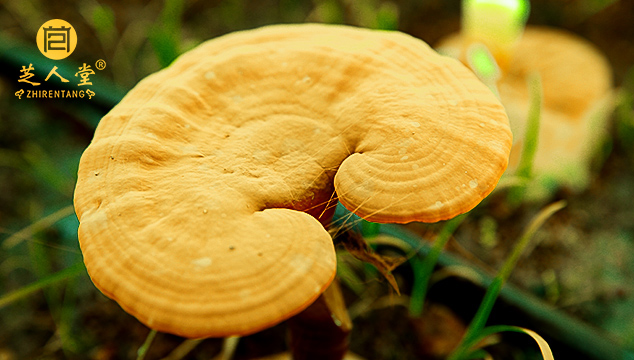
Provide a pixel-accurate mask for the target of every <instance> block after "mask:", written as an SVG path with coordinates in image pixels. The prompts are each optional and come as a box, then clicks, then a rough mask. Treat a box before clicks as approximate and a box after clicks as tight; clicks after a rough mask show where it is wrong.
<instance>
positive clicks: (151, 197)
mask: <svg viewBox="0 0 634 360" xmlns="http://www.w3.org/2000/svg"><path fill="white" fill-rule="evenodd" d="M511 142H512V139H511V132H510V129H509V125H508V120H507V117H506V114H505V113H504V109H503V107H502V106H501V105H500V103H499V101H498V100H497V99H496V98H495V97H494V96H493V95H492V94H491V92H490V91H489V89H488V88H486V87H485V86H484V85H483V84H481V83H480V81H478V79H477V78H476V77H475V76H474V75H473V74H472V73H471V72H470V71H469V70H468V69H467V68H466V67H464V66H463V65H462V64H460V63H459V62H458V61H456V60H454V59H451V58H448V57H444V56H440V55H438V54H437V53H436V52H435V51H433V50H432V49H431V48H430V47H429V46H428V45H427V44H425V43H424V42H422V41H420V40H417V39H415V38H413V37H410V36H408V35H405V34H402V33H398V32H383V31H372V30H366V29H359V28H352V27H346V26H332V25H316V24H305V25H278V26H268V27H264V28H260V29H255V30H249V31H242V32H237V33H233V34H229V35H225V36H222V37H219V38H217V39H213V40H210V41H207V42H205V43H203V44H201V45H200V46H198V47H196V48H195V49H193V50H191V51H189V52H187V53H185V54H183V55H182V56H181V57H180V58H178V59H177V60H176V61H175V62H174V63H173V64H172V65H170V66H169V67H168V68H166V69H164V70H162V71H159V72H158V73H155V74H153V75H150V76H148V77H147V78H145V79H144V80H142V81H141V82H140V83H139V84H138V85H136V87H134V88H133V89H132V90H131V91H130V92H129V93H128V94H127V95H126V97H125V98H124V99H123V100H122V101H121V102H120V103H119V104H118V105H117V106H116V107H115V108H113V109H112V110H111V111H110V112H109V113H108V114H107V115H106V116H105V117H104V118H103V119H102V120H101V122H100V123H99V126H98V128H97V130H96V132H95V136H94V139H93V140H92V142H91V144H90V145H89V146H88V148H87V149H86V151H85V152H84V154H83V156H82V158H81V161H80V165H79V174H78V181H77V186H76V189H75V198H74V201H75V209H76V213H77V216H78V218H79V220H80V224H81V225H80V227H79V241H80V246H81V250H82V253H83V256H84V262H85V264H86V268H87V269H88V273H89V275H90V277H91V279H92V281H93V282H94V284H95V285H96V286H97V288H99V289H100V290H101V291H102V292H103V293H104V294H105V295H106V296H108V297H110V298H112V299H114V300H115V301H117V302H118V303H119V304H120V305H121V307H122V308H123V309H124V310H126V311H127V312H129V313H130V314H132V315H134V316H135V317H137V318H138V319H139V320H140V321H141V322H142V323H144V324H146V325H147V326H149V327H150V328H153V329H157V330H159V331H164V332H169V333H173V334H177V335H181V336H185V337H224V336H229V335H244V334H250V333H254V332H257V331H259V330H262V329H264V328H267V327H270V326H272V325H274V324H277V323H279V322H281V321H283V320H286V319H288V318H290V317H292V316H293V315H295V314H297V313H299V312H300V311H302V310H304V309H305V308H306V307H308V306H309V305H310V304H311V303H312V302H313V301H315V299H316V298H317V297H318V296H319V295H320V293H322V292H323V291H324V290H325V289H326V288H327V287H328V286H329V284H330V283H331V281H332V280H333V278H334V277H335V270H336V258H335V250H334V247H333V243H332V240H331V238H330V236H329V234H328V232H327V231H326V230H325V229H324V226H326V225H327V224H328V223H329V221H330V217H331V216H332V212H333V211H332V210H333V209H334V205H335V203H336V201H337V200H339V201H341V203H342V204H343V205H345V206H346V207H347V208H348V209H349V210H351V211H353V212H355V213H356V214H358V215H360V216H362V217H364V218H365V219H368V220H371V221H375V222H397V223H406V222H411V221H425V222H434V221H438V220H443V219H448V218H451V217H454V216H456V215H458V214H460V213H464V212H466V211H468V210H470V209H471V208H473V207H474V206H476V205H477V204H478V203H479V202H480V201H481V200H482V199H483V198H484V197H485V196H486V195H487V194H489V193H490V192H491V191H492V190H493V188H494V187H495V185H496V183H497V181H498V179H499V177H500V176H501V175H502V173H503V172H504V170H505V169H506V166H507V161H508V155H509V152H510V148H511Z"/></svg>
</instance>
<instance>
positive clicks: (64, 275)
mask: <svg viewBox="0 0 634 360" xmlns="http://www.w3.org/2000/svg"><path fill="white" fill-rule="evenodd" d="M85 271H86V268H85V267H84V263H83V262H78V263H76V264H74V265H72V266H70V267H67V268H66V269H64V270H61V271H59V272H56V273H54V274H51V275H49V276H46V277H43V278H41V279H40V280H38V281H36V282H34V283H32V284H30V285H27V286H24V287H22V288H20V289H17V290H15V291H12V292H10V293H8V294H5V295H3V296H1V297H0V309H1V308H3V307H5V306H7V305H8V304H10V303H12V302H14V301H17V300H19V299H22V298H24V297H26V296H28V295H30V294H32V293H34V292H36V291H38V290H41V289H43V288H45V287H47V286H50V285H53V284H55V283H58V282H60V281H64V280H67V279H69V278H71V277H73V276H77V275H79V274H81V273H82V272H85Z"/></svg>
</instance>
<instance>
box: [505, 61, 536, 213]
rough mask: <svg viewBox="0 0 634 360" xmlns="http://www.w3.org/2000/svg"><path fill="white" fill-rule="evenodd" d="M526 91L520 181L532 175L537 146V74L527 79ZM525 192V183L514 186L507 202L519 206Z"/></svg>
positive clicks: (518, 175) (518, 174)
mask: <svg viewBox="0 0 634 360" xmlns="http://www.w3.org/2000/svg"><path fill="white" fill-rule="evenodd" d="M528 89H529V93H530V107H529V109H528V118H527V120H526V133H525V134H524V139H523V140H524V146H523V148H522V153H521V155H520V161H519V164H518V165H517V170H516V171H515V175H516V176H517V177H519V178H521V179H525V180H527V181H528V180H529V179H530V178H531V176H532V175H533V161H534V160H535V154H536V153H537V145H538V144H539V124H540V118H541V108H542V101H543V93H542V92H543V90H542V81H541V77H540V76H539V74H538V73H533V74H531V76H530V77H529V79H528ZM525 192H526V183H524V184H523V185H520V186H516V187H514V188H512V189H511V190H510V191H509V195H508V200H509V203H510V205H512V206H516V205H518V204H520V203H521V202H522V200H523V198H524V193H525Z"/></svg>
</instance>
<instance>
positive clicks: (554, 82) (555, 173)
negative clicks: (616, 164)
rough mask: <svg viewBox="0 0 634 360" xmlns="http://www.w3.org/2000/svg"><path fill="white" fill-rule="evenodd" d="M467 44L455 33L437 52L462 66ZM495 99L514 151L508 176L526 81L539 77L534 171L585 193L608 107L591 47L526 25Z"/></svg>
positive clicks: (605, 75) (607, 83)
mask: <svg viewBox="0 0 634 360" xmlns="http://www.w3.org/2000/svg"><path fill="white" fill-rule="evenodd" d="M469 45H470V44H468V43H466V42H465V41H464V40H463V38H462V37H461V36H460V35H459V34H453V35H450V36H448V37H447V38H445V39H443V40H441V42H440V43H439V44H438V46H437V49H438V51H439V52H441V53H446V54H450V55H452V56H454V57H457V58H459V59H461V61H463V62H464V63H465V64H466V63H467V62H466V59H465V57H464V56H465V54H466V49H467V48H468V46H469ZM502 70H503V71H502V76H501V78H500V81H499V82H498V84H497V85H498V90H499V94H500V99H501V101H502V104H503V105H504V107H505V109H506V111H507V113H508V115H509V120H510V122H511V130H512V131H513V135H514V140H515V143H514V146H513V149H512V151H511V157H510V162H509V168H508V172H509V173H513V172H514V171H515V169H516V167H517V165H518V162H519V158H520V154H521V151H522V148H523V139H524V133H525V130H526V122H527V115H528V109H529V104H530V96H531V94H530V93H529V86H528V81H527V80H528V77H529V76H530V75H531V74H533V73H539V75H540V77H541V82H542V88H543V107H542V112H541V119H540V131H539V141H538V148H537V153H536V155H535V160H534V162H533V169H534V172H535V175H536V176H537V177H541V178H542V180H543V181H545V182H549V183H552V182H553V181H554V182H555V183H558V184H560V185H567V186H570V187H571V188H572V189H573V190H580V189H582V188H584V187H585V186H586V185H587V184H588V181H589V176H590V174H589V171H590V170H589V167H590V160H591V157H592V155H593V154H594V152H595V150H596V147H597V145H598V144H599V143H600V141H601V139H602V138H604V137H605V136H606V132H607V124H606V123H607V120H608V117H609V113H610V110H611V108H612V105H611V104H612V98H613V88H612V70H611V67H610V65H609V63H608V61H607V59H606V58H605V56H603V54H601V52H600V51H599V50H598V49H597V48H596V47H595V46H594V45H592V44H591V43H590V42H588V41H587V40H585V39H582V38H580V37H579V36H576V35H574V34H572V33H569V32H567V31H564V30H559V29H552V28H547V27H538V26H529V27H527V28H526V29H525V31H524V34H523V36H522V38H521V39H520V41H519V42H518V43H517V44H516V47H515V50H514V52H513V54H512V60H511V61H510V62H509V64H508V66H507V68H506V69H502Z"/></svg>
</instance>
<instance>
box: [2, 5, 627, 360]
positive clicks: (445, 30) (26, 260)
mask: <svg viewBox="0 0 634 360" xmlns="http://www.w3.org/2000/svg"><path fill="white" fill-rule="evenodd" d="M460 16H461V3H460V1H459V0H412V1H410V0H395V1H382V0H356V1H355V0H278V1H273V0H263V1H255V0H222V1H201V0H154V1H138V0H128V1H97V0H87V1H68V0H60V1H46V0H2V1H0V75H1V76H0V360H13V359H66V358H69V359H130V358H136V357H137V350H138V349H139V347H140V346H141V345H142V344H143V343H144V341H145V340H146V337H147V335H148V332H149V329H147V328H146V327H145V326H143V325H142V324H140V323H139V322H138V321H136V319H134V318H133V317H131V316H130V315H128V314H126V313H125V312H124V311H123V310H121V309H120V308H119V306H118V305H117V304H116V303H115V302H113V301H111V300H109V299H107V298H106V297H105V296H103V295H102V294H101V293H99V291H98V290H96V289H95V287H94V286H93V285H92V283H91V282H90V279H89V278H88V276H87V275H86V273H85V269H84V268H83V265H82V262H81V259H82V258H81V253H80V250H79V247H78V242H77V227H78V221H77V218H76V217H75V214H74V211H73V208H72V196H73V189H74V185H75V180H76V173H77V165H78V163H79V158H80V156H81V154H82V151H83V150H84V149H85V148H86V146H87V145H88V144H89V142H90V140H91V138H92V134H93V132H94V130H95V127H96V125H97V124H98V122H99V119H100V118H101V117H102V116H103V115H104V114H105V113H107V112H108V110H109V109H110V108H112V107H113V106H114V105H115V104H116V103H117V102H118V100H119V99H120V98H121V97H123V95H125V93H126V92H127V91H128V90H130V89H131V88H132V87H133V86H134V85H135V84H136V83H137V82H138V81H139V80H141V79H142V78H144V77H145V76H147V75H148V74H151V73H153V72H156V71H158V70H160V69H161V68H163V67H165V66H167V65H169V63H170V62H171V61H173V60H174V59H175V58H176V57H177V56H178V55H179V54H181V53H183V52H185V51H187V50H188V49H191V48H192V47H194V46H196V45H197V44H200V43H201V42H203V41H205V40H207V39H211V38H214V37H217V36H220V35H223V34H226V33H229V32H232V31H235V30H243V29H251V28H255V27H259V26H263V25H267V24H278V23H301V22H323V23H337V24H349V25H355V26H361V27H368V28H377V29H387V30H399V31H403V32H406V33H408V34H411V35H413V36H415V37H417V38H420V39H422V40H424V41H426V42H427V43H429V44H430V45H432V46H433V45H434V44H436V43H437V42H438V41H439V40H440V39H441V38H442V37H444V36H446V35H448V34H450V33H454V32H457V31H459V30H460ZM56 18H57V19H64V20H66V21H68V22H69V23H70V24H72V26H73V27H74V28H75V30H76V32H77V35H78V45H77V48H76V50H75V51H74V52H73V54H72V55H71V56H69V57H68V58H66V59H64V60H59V61H51V60H49V59H47V58H45V57H44V56H42V54H41V53H40V52H39V51H38V49H37V45H36V42H35V35H36V33H37V31H38V29H39V28H40V26H41V25H42V24H43V23H44V22H46V21H48V20H50V19H56ZM528 23H529V25H546V26H551V27H556V28H560V29H565V30H567V31H569V32H571V33H574V34H576V35H578V36H580V37H581V38H584V39H586V40H588V41H590V42H591V43H592V44H594V46H595V47H596V48H597V49H598V50H599V51H600V52H602V53H603V54H604V55H605V56H606V58H607V60H608V62H609V64H610V66H611V68H612V76H613V79H612V81H613V83H614V86H615V88H616V90H615V95H614V106H613V111H611V113H610V114H609V119H608V123H607V124H608V125H607V130H608V131H607V134H608V135H607V136H606V137H605V138H604V139H601V144H600V145H601V146H600V147H599V151H598V152H597V153H596V154H595V155H593V159H592V164H591V167H590V168H591V173H592V174H591V181H590V183H589V184H588V186H587V187H586V188H585V189H583V190H581V191H570V190H569V189H567V188H566V187H565V186H564V187H559V188H557V189H555V190H554V191H553V192H552V193H551V194H550V195H549V197H548V199H547V200H544V199H542V200H541V201H537V202H529V201H525V202H522V203H521V204H519V205H516V206H510V205H509V204H508V202H507V197H506V196H505V194H503V193H496V194H494V195H493V196H492V197H491V198H490V199H489V200H488V201H487V202H486V203H485V204H483V205H482V206H479V207H478V208H477V209H476V210H475V211H473V212H472V213H471V214H470V215H469V216H468V217H467V218H466V220H465V221H464V222H463V223H462V225H461V226H460V228H459V229H458V230H457V231H456V233H455V235H454V237H453V238H452V239H451V241H450V242H449V245H448V251H449V252H450V253H451V254H453V256H454V257H455V258H457V259H459V264H460V265H456V264H454V265H453V268H454V270H455V271H453V272H448V273H446V274H445V275H443V276H444V277H446V278H455V279H454V281H453V283H442V282H438V283H437V284H436V285H434V286H433V287H432V289H430V294H429V299H430V301H431V302H432V303H433V304H437V305H430V306H429V307H428V308H429V309H430V310H429V313H430V318H428V319H427V320H425V321H427V322H428V323H439V324H447V328H446V329H432V330H429V329H427V330H421V328H425V326H426V325H421V324H420V323H416V322H413V321H411V320H410V319H409V318H408V315H407V309H406V307H404V306H402V303H403V301H404V300H403V299H405V298H406V297H407V296H408V294H409V293H410V292H411V289H412V286H413V285H412V282H413V280H412V269H411V266H410V264H409V263H408V262H406V263H405V264H403V265H401V266H400V267H399V268H397V269H396V270H395V271H394V274H395V277H396V279H397V281H398V282H399V285H400V287H401V291H402V293H403V295H402V296H403V298H401V300H398V297H397V296H396V295H394V294H392V293H391V290H390V288H389V285H388V284H387V282H386V281H385V280H384V279H383V278H382V276H381V275H380V274H378V273H377V272H376V271H373V270H372V269H371V268H368V267H367V266H364V265H363V264H359V263H358V262H354V260H350V261H348V262H347V263H348V265H347V266H348V267H349V268H348V270H351V271H347V272H346V274H340V275H341V276H342V277H344V279H343V280H344V281H343V283H344V291H345V292H346V299H347V301H349V304H350V307H351V308H353V309H354V311H355V329H354V330H353V334H352V338H351V349H352V351H354V352H355V353H357V354H359V355H361V356H364V357H365V358H367V359H419V358H434V356H437V357H441V356H442V351H441V350H438V349H442V347H443V346H450V345H451V344H454V343H455V341H456V338H458V339H459V337H460V336H461V334H462V331H464V326H465V325H464V324H465V322H468V320H469V316H471V315H472V314H473V311H474V309H475V307H477V305H478V304H479V301H480V297H481V296H482V291H481V286H478V284H474V283H473V282H470V281H467V280H468V278H469V276H466V275H464V274H465V273H468V272H469V271H468V269H469V268H477V269H480V270H482V271H484V272H485V273H489V274H495V270H496V269H498V268H499V264H500V263H501V262H502V261H503V260H504V259H505V257H506V256H507V255H508V253H509V251H510V250H509V249H510V248H511V247H512V242H513V241H514V240H516V239H517V238H518V237H519V236H520V234H521V232H522V230H523V228H524V227H525V226H526V224H527V223H528V222H529V221H530V220H531V219H532V218H533V217H534V216H535V214H536V213H537V212H538V211H539V209H540V208H541V207H542V206H543V205H544V204H545V202H547V201H554V200H558V199H565V200H566V201H567V204H568V206H567V207H566V208H565V209H564V210H562V211H560V212H559V213H557V214H556V215H555V216H553V218H551V219H550V220H549V221H548V222H547V223H546V224H545V226H544V227H543V228H542V229H541V230H540V231H539V232H538V233H537V235H536V238H537V239H538V240H539V243H538V245H536V246H535V247H534V249H532V252H531V254H530V256H529V257H526V258H525V259H523V260H522V261H521V262H520V264H519V265H518V267H517V268H516V271H515V272H514V274H513V276H512V277H511V283H512V284H513V285H514V286H515V288H517V289H518V291H520V292H519V293H514V294H515V296H518V297H519V298H520V300H519V301H510V302H512V303H513V304H509V305H508V306H506V307H504V300H505V299H502V300H501V301H502V302H501V304H502V305H501V306H502V307H500V308H499V312H498V313H497V315H496V312H495V311H494V314H493V317H492V321H501V322H503V323H505V324H510V325H523V324H525V325H527V326H532V329H533V330H535V331H536V332H538V333H541V334H542V335H543V336H544V337H545V338H546V339H547V340H548V341H549V342H550V343H551V345H552V347H553V350H554V351H555V357H556V358H557V357H558V353H559V354H560V355H559V358H560V359H571V358H575V359H611V358H614V359H617V358H619V356H621V355H622V354H623V353H621V352H617V353H618V354H621V355H614V352H613V353H611V354H610V355H606V354H605V353H602V352H601V351H603V350H601V349H605V350H606V351H608V350H609V349H610V348H613V350H614V349H629V350H634V205H633V202H632V199H634V170H633V169H634V1H631V0H556V1H555V0H548V1H547V0H533V1H531V13H530V17H529V19H528ZM100 59H102V60H104V61H105V63H106V67H105V69H103V70H96V69H95V64H96V62H97V60H100ZM29 64H32V66H33V67H34V68H35V70H34V71H33V73H34V74H35V77H33V78H32V79H31V80H37V81H39V82H41V83H44V84H46V85H45V86H46V89H56V88H60V89H61V88H64V87H63V86H66V85H64V84H63V83H61V82H59V81H54V80H56V79H55V78H54V77H52V78H51V79H50V80H49V81H48V82H44V78H45V77H46V76H47V75H48V72H49V71H50V70H51V69H52V67H53V66H58V68H59V70H58V72H59V73H60V74H62V75H63V76H64V77H66V78H67V79H69V80H71V82H70V84H71V85H68V86H69V87H67V88H70V86H76V84H77V80H76V78H75V77H74V76H73V75H74V74H75V72H76V71H77V70H76V69H77V68H78V67H79V66H81V65H82V64H88V65H90V66H92V67H93V69H95V74H94V75H91V76H90V79H91V81H92V83H93V85H92V86H91V87H90V89H91V90H92V91H94V92H95V96H94V97H93V98H92V99H90V100H88V99H86V98H84V99H25V98H24V97H22V99H19V98H18V97H17V96H16V95H15V93H16V92H17V91H18V90H19V89H21V88H23V86H22V85H23V84H21V83H19V82H18V79H20V76H21V75H22V72H20V70H21V69H22V67H23V66H26V67H28V66H29ZM576 76H579V77H583V76H584V74H582V73H581V74H576ZM438 229H439V227H438V225H422V224H412V225H409V226H408V230H411V231H413V232H415V233H417V234H420V235H423V238H433V234H435V233H436V232H437V231H438ZM421 242H424V240H421ZM341 252H342V255H341V256H342V257H345V256H346V254H345V251H344V250H342V251H341ZM387 252H388V253H389V250H387ZM342 263H346V262H345V261H344V262H342ZM449 267H450V268H451V266H449ZM456 269H458V270H456ZM465 269H467V270H465ZM447 274H449V275H447ZM461 274H463V275H461ZM466 279H467V280H466ZM367 289H372V291H367ZM518 294H519V295H518ZM524 298H525V299H528V300H526V301H524V300H522V299H524ZM386 299H387V300H386ZM384 300H385V301H384ZM507 300H508V299H507ZM529 300H530V301H529ZM534 301H537V302H536V303H537V304H540V305H539V306H545V307H546V308H547V309H549V311H553V312H554V313H556V314H561V316H562V318H561V319H559V318H557V319H555V320H556V321H561V324H560V325H561V326H560V327H557V326H551V325H548V326H546V325H543V322H541V321H538V320H535V318H536V317H537V318H539V316H538V315H535V313H534V312H533V310H534V305H531V304H533V302H534ZM523 302H525V303H526V304H523ZM360 304H361V305H363V304H366V305H367V304H371V305H367V306H366V305H364V306H361V305H360ZM355 306H356V307H355ZM531 309H533V310H531ZM496 310H497V308H496ZM549 314H550V313H549ZM570 319H573V322H572V323H570V322H568V321H569V320H570ZM570 324H572V325H570ZM542 325H543V328H542V327H541V326H542ZM567 326H568V328H567V329H568V331H569V332H570V334H563V333H562V332H563V331H562V330H561V329H566V327H567ZM570 326H573V327H576V326H580V329H582V330H580V331H581V332H582V333H583V334H581V335H578V334H577V331H576V330H575V329H574V328H570ZM430 331H431V332H432V333H433V334H431V335H430V334H429V332H430ZM426 334H427V335H426ZM571 334H572V335H571ZM588 334H589V335H588ZM577 335H578V336H579V338H577V339H575V337H574V336H577ZM588 337H589V338H595V339H597V343H596V344H590V345H589V346H590V347H591V348H592V349H594V350H596V351H594V353H593V351H592V350H588V349H584V348H583V347H584V346H583V345H584V344H578V345H579V346H577V347H576V346H575V342H577V343H581V342H585V343H586V344H585V345H588V344H587V342H588V340H587V338H588ZM184 341H185V339H182V338H178V337H176V336H172V335H168V334H158V335H157V337H156V338H155V340H154V342H153V344H152V345H151V346H150V348H149V350H148V351H147V356H146V358H149V359H155V358H156V359H158V358H164V357H168V356H172V357H169V358H172V359H176V358H187V359H210V358H212V357H213V356H215V355H216V354H217V353H218V352H219V351H220V347H221V341H220V340H219V339H208V340H205V341H201V342H196V343H195V344H193V343H191V342H184ZM497 343H498V344H497V345H494V346H497V348H496V349H494V350H492V353H494V354H496V358H499V359H533V358H535V359H539V358H540V355H539V350H537V348H536V346H535V344H534V343H531V342H530V338H529V340H526V339H524V338H523V337H521V336H505V337H503V338H502V339H499V340H498V341H497ZM446 344H449V345H446ZM179 346H181V347H186V346H191V347H192V349H190V351H184V350H183V352H182V353H179V354H175V353H174V351H175V349H177V348H178V347H179ZM284 349H285V335H284V328H283V325H281V326H278V327H275V328H273V329H270V330H267V331H265V332H263V333H260V334H256V335H253V336H250V337H247V338H244V339H241V341H240V343H239V345H238V349H237V351H236V355H235V358H237V359H242V358H249V357H253V356H265V355H270V354H273V353H276V352H279V351H282V350H284ZM434 349H435V350H434ZM434 351H436V352H434ZM608 353H609V351H608ZM170 354H172V355H170ZM571 354H574V355H571ZM573 356H574V357H573Z"/></svg>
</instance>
